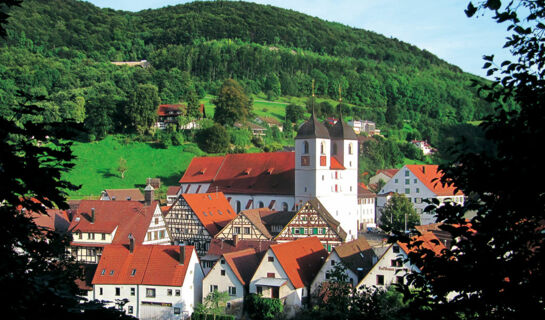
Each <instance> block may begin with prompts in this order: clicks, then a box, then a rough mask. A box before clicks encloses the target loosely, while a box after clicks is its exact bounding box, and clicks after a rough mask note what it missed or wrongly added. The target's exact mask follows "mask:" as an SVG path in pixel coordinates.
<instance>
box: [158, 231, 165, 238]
mask: <svg viewBox="0 0 545 320" xmlns="http://www.w3.org/2000/svg"><path fill="white" fill-rule="evenodd" d="M164 238H165V230H161V231H159V239H164Z"/></svg>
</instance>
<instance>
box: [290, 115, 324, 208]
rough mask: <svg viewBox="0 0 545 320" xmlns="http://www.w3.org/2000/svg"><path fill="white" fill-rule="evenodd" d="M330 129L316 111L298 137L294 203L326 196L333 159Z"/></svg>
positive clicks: (302, 127)
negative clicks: (317, 116)
mask: <svg viewBox="0 0 545 320" xmlns="http://www.w3.org/2000/svg"><path fill="white" fill-rule="evenodd" d="M330 154H331V150H330V140H329V131H328V130H327V129H326V127H325V126H324V125H323V124H322V123H321V122H320V121H318V119H317V118H316V115H315V114H314V112H312V114H311V116H310V119H308V120H307V121H306V122H305V123H303V125H301V127H300V128H299V130H297V136H296V137H295V205H297V206H298V207H301V206H302V205H304V204H305V203H306V202H307V201H308V200H310V199H312V198H314V197H327V196H328V195H329V193H330V190H329V188H328V187H329V179H327V177H329V167H330V165H331V162H330Z"/></svg>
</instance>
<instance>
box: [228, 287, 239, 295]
mask: <svg viewBox="0 0 545 320" xmlns="http://www.w3.org/2000/svg"><path fill="white" fill-rule="evenodd" d="M229 295H230V296H236V295H237V287H229Z"/></svg>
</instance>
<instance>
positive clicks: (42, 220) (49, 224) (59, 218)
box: [30, 209, 70, 232]
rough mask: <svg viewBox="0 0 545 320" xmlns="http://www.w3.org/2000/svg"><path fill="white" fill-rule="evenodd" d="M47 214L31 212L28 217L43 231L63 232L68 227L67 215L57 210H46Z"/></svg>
mask: <svg viewBox="0 0 545 320" xmlns="http://www.w3.org/2000/svg"><path fill="white" fill-rule="evenodd" d="M46 211H47V214H41V213H37V212H31V213H30V217H31V218H32V220H33V221H34V223H35V224H36V225H37V226H38V227H40V228H43V229H47V230H50V231H58V232H65V231H67V230H68V227H69V225H70V219H69V218H68V213H67V212H66V211H63V210H59V209H47V210H46Z"/></svg>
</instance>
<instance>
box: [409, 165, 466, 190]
mask: <svg viewBox="0 0 545 320" xmlns="http://www.w3.org/2000/svg"><path fill="white" fill-rule="evenodd" d="M406 167H407V169H409V170H410V171H411V172H412V173H413V174H414V175H415V176H416V178H417V179H418V180H420V181H421V182H422V183H423V184H424V185H425V186H426V187H427V188H428V189H430V191H431V192H433V193H435V194H436V195H438V196H452V195H463V193H462V192H461V191H460V190H457V191H456V192H455V190H456V187H455V186H454V185H450V186H447V185H443V184H442V183H441V181H440V180H441V177H443V173H442V172H441V171H440V170H439V166H438V165H431V164H428V165H418V164H411V165H406Z"/></svg>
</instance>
